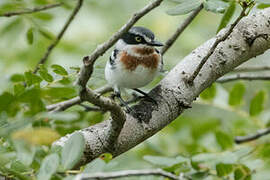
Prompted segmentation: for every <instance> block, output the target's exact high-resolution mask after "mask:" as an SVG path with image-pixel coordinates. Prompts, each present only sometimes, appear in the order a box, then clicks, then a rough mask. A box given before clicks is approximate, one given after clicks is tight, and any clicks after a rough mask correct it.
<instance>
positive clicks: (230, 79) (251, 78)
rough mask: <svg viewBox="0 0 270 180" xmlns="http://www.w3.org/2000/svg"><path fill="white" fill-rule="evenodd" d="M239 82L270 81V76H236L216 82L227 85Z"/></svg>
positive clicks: (226, 77)
mask: <svg viewBox="0 0 270 180" xmlns="http://www.w3.org/2000/svg"><path fill="white" fill-rule="evenodd" d="M237 80H247V81H254V80H264V81H265V80H266V81H269V80H270V76H269V75H268V76H267V75H249V74H235V75H229V76H225V77H221V78H219V79H218V80H217V81H216V82H218V83H227V82H231V81H237Z"/></svg>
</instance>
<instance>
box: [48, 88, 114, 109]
mask: <svg viewBox="0 0 270 180" xmlns="http://www.w3.org/2000/svg"><path fill="white" fill-rule="evenodd" d="M110 91H112V88H111V87H110V86H108V85H105V86H103V87H101V88H98V89H96V90H95V92H96V93H97V94H100V95H103V94H105V93H107V92H110ZM82 102H83V101H82V100H81V98H80V97H79V96H76V97H74V98H72V99H69V100H66V101H63V102H59V103H56V104H51V105H48V106H46V109H47V111H53V112H59V111H64V110H66V109H68V108H70V107H72V106H74V105H77V104H80V103H82Z"/></svg>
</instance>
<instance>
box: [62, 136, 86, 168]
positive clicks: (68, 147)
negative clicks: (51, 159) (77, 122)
mask: <svg viewBox="0 0 270 180" xmlns="http://www.w3.org/2000/svg"><path fill="white" fill-rule="evenodd" d="M84 146H85V141H84V137H83V135H82V134H81V133H78V132H77V133H74V134H73V135H72V136H71V137H70V138H69V139H68V140H67V142H66V143H65V145H64V147H63V149H62V153H61V159H62V161H61V164H62V166H63V168H64V170H68V169H71V168H73V167H74V166H75V165H76V163H77V162H78V161H79V160H80V158H81V157H82V155H83V151H84Z"/></svg>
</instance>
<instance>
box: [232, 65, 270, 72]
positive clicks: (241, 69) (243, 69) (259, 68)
mask: <svg viewBox="0 0 270 180" xmlns="http://www.w3.org/2000/svg"><path fill="white" fill-rule="evenodd" d="M269 70H270V66H254V67H239V68H236V69H234V70H233V72H257V71H269Z"/></svg>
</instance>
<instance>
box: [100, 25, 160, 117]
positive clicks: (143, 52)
mask: <svg viewBox="0 0 270 180" xmlns="http://www.w3.org/2000/svg"><path fill="white" fill-rule="evenodd" d="M159 46H163V44H162V43H161V42H159V41H157V40H155V35H154V33H153V32H152V31H151V30H149V29H147V28H145V27H141V26H134V27H132V28H130V30H129V31H128V32H126V33H124V34H123V35H122V36H121V37H120V38H119V40H118V41H117V42H116V45H115V48H114V50H113V51H112V54H111V56H110V58H109V60H108V61H107V63H106V67H105V79H106V80H107V82H108V84H109V85H110V86H111V87H112V88H113V91H114V97H116V98H118V100H119V101H120V103H121V104H123V105H124V106H125V107H126V110H127V112H130V111H132V110H131V108H130V107H129V106H128V104H127V102H125V101H124V100H123V98H122V96H121V91H122V90H124V89H133V90H135V91H137V92H138V93H140V94H142V95H143V96H144V97H146V98H150V97H149V96H148V95H147V93H145V92H143V91H142V90H140V89H138V88H141V87H144V86H145V85H147V84H149V83H150V82H151V81H152V80H153V79H154V78H155V77H156V76H157V75H158V74H159V72H162V71H163V58H162V55H161V53H160V51H159V50H158V49H157V48H156V47H159ZM150 100H153V99H152V98H150Z"/></svg>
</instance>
